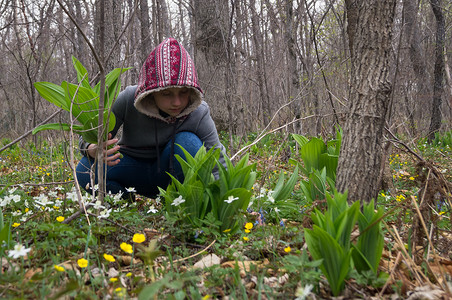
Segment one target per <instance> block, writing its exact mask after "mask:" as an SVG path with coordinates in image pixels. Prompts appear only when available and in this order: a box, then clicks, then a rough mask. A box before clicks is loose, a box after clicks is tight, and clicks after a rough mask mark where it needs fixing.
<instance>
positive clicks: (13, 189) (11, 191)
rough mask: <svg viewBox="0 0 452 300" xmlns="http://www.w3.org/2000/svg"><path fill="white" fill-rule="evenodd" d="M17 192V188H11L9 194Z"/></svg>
mask: <svg viewBox="0 0 452 300" xmlns="http://www.w3.org/2000/svg"><path fill="white" fill-rule="evenodd" d="M16 190H17V187H14V188H11V189H10V190H9V193H10V194H12V193H14V192H15V191H16Z"/></svg>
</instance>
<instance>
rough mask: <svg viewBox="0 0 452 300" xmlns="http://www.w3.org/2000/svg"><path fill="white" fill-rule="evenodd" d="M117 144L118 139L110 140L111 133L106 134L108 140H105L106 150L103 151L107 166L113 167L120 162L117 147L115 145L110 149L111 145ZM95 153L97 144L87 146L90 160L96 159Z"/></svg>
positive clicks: (118, 147)
mask: <svg viewBox="0 0 452 300" xmlns="http://www.w3.org/2000/svg"><path fill="white" fill-rule="evenodd" d="M117 142H118V139H116V138H115V139H112V138H111V133H109V134H108V140H107V149H108V150H104V157H105V163H106V164H107V165H108V166H114V165H117V164H118V163H119V161H120V159H119V157H120V156H121V153H119V152H118V151H119V149H120V148H121V147H120V146H119V145H116V146H114V147H111V148H110V146H111V145H114V144H116V143H117ZM96 151H97V144H90V145H89V146H88V154H89V156H91V157H92V158H95V157H96Z"/></svg>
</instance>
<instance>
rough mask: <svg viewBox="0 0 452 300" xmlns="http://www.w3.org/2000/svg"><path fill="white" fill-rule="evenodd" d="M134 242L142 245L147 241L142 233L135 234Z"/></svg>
mask: <svg viewBox="0 0 452 300" xmlns="http://www.w3.org/2000/svg"><path fill="white" fill-rule="evenodd" d="M132 240H133V242H134V243H137V244H141V243H142V242H144V240H146V237H145V236H144V234H142V233H135V234H134V235H133V239H132ZM123 250H124V249H123ZM126 252H127V251H126Z"/></svg>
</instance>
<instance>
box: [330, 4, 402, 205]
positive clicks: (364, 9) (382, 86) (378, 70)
mask: <svg viewBox="0 0 452 300" xmlns="http://www.w3.org/2000/svg"><path fill="white" fill-rule="evenodd" d="M346 2H348V3H347V17H348V18H349V19H348V22H349V28H348V34H349V39H350V41H351V42H350V49H351V74H350V76H351V77H350V85H351V95H350V101H349V102H350V104H349V109H348V113H347V119H346V122H345V125H344V128H343V131H344V134H343V140H342V149H341V154H340V157H339V165H338V170H337V181H336V187H337V189H338V190H339V191H340V192H344V191H346V190H348V195H349V197H348V199H349V201H350V202H354V201H357V200H364V201H370V200H371V199H372V198H376V197H377V194H378V189H379V187H378V186H377V181H378V176H379V171H380V166H381V157H382V145H383V129H384V125H385V117H386V112H387V109H388V104H389V101H390V94H391V89H392V84H391V82H390V80H389V63H390V51H391V38H392V25H393V18H394V13H395V0H391V1H380V0H373V1H362V2H361V1H356V2H354V3H353V5H351V3H350V1H346ZM357 16H359V17H357ZM355 17H357V18H356V19H355Z"/></svg>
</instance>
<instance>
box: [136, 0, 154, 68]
mask: <svg viewBox="0 0 452 300" xmlns="http://www.w3.org/2000/svg"><path fill="white" fill-rule="evenodd" d="M139 18H140V35H141V45H140V60H141V62H143V63H144V61H145V60H146V58H147V57H148V55H149V53H150V52H151V50H152V49H151V34H150V31H149V28H150V26H149V6H148V1H147V0H140V12H139Z"/></svg>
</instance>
